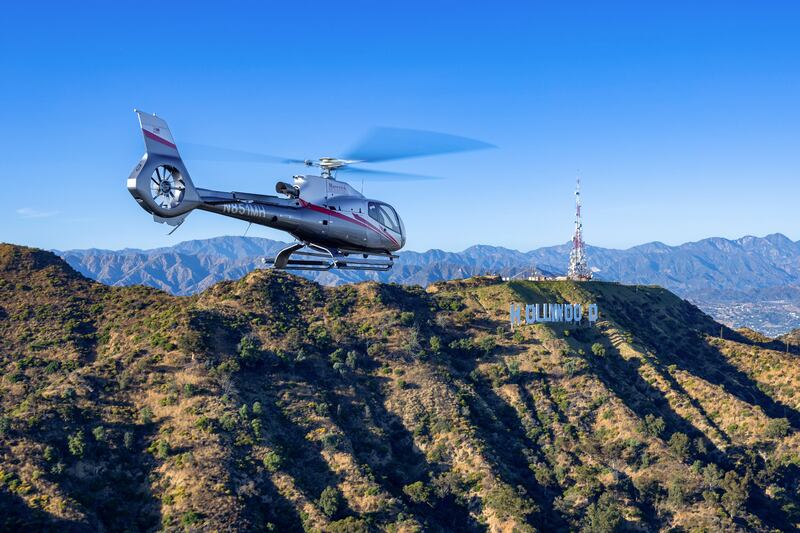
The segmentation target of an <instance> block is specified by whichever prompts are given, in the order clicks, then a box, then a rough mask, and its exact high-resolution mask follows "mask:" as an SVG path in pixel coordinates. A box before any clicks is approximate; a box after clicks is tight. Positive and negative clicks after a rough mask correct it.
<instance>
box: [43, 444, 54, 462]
mask: <svg viewBox="0 0 800 533" xmlns="http://www.w3.org/2000/svg"><path fill="white" fill-rule="evenodd" d="M55 459H56V450H55V448H53V447H52V446H47V447H46V448H45V449H44V460H45V461H47V462H48V463H52V462H53V461H54V460H55Z"/></svg>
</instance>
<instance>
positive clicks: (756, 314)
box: [57, 234, 800, 335]
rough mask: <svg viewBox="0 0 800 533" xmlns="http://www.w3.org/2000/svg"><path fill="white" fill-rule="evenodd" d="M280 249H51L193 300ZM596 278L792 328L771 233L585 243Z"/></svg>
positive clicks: (469, 255)
mask: <svg viewBox="0 0 800 533" xmlns="http://www.w3.org/2000/svg"><path fill="white" fill-rule="evenodd" d="M285 245H286V243H282V242H278V241H272V240H269V239H261V238H256V237H218V238H214V239H208V240H197V241H187V242H183V243H180V244H177V245H175V246H172V247H168V248H157V249H153V250H135V249H125V250H118V251H114V250H96V249H90V250H69V251H65V252H57V253H58V254H59V255H61V257H63V258H64V259H65V260H66V261H67V262H68V263H69V264H70V265H71V266H72V267H73V268H75V269H76V270H78V271H79V272H81V273H82V274H84V275H86V276H88V277H91V278H93V279H96V280H98V281H101V282H103V283H106V284H108V285H135V284H144V285H149V286H152V287H157V288H159V289H162V290H165V291H167V292H170V293H172V294H177V295H188V294H194V293H196V292H198V291H201V290H203V289H205V288H207V287H210V286H211V285H213V284H214V283H216V282H218V281H221V280H225V279H238V278H240V277H242V276H243V275H244V274H246V273H247V272H250V271H252V270H254V269H256V268H259V267H261V266H262V258H264V257H268V256H273V255H275V253H277V251H278V250H280V249H281V248H282V247H283V246H285ZM569 250H570V245H569V244H562V245H558V246H550V247H545V248H539V249H536V250H531V251H529V252H520V251H517V250H510V249H508V248H502V247H498V246H487V245H477V246H471V247H469V248H467V249H466V250H464V251H462V252H445V251H442V250H435V249H434V250H428V251H427V252H401V253H400V259H399V260H398V261H397V263H396V265H395V267H394V268H393V269H392V270H391V271H389V272H382V273H375V272H372V273H365V272H352V271H351V272H336V271H332V272H309V273H305V274H304V275H305V277H307V278H309V279H313V280H315V281H318V282H319V283H322V284H324V285H338V284H341V283H347V282H355V281H364V280H374V281H381V282H395V283H401V284H417V285H422V286H426V285H428V284H430V283H433V282H436V281H441V280H448V279H457V278H464V277H469V276H473V275H478V274H485V273H497V274H502V275H506V276H514V275H523V274H524V273H525V272H526V271H528V270H529V269H530V268H531V267H532V266H535V267H536V268H537V269H538V270H540V271H544V272H548V273H555V274H557V273H563V272H565V271H566V268H567V262H568V258H569ZM587 253H588V255H589V260H590V266H591V267H592V268H593V269H594V270H595V272H596V277H597V278H598V279H603V280H616V281H621V282H623V283H636V284H646V285H660V286H663V287H665V288H667V289H669V290H671V291H674V292H675V293H677V294H678V295H680V296H682V297H683V298H686V299H688V300H690V301H692V302H693V303H695V304H697V305H698V306H700V307H701V308H702V309H704V310H705V311H707V312H709V313H710V314H712V316H714V317H715V318H717V319H718V320H722V321H725V322H726V323H729V324H731V325H733V326H736V327H750V328H752V329H755V330H758V331H761V332H762V333H765V334H768V335H778V334H781V333H785V332H787V331H789V330H791V329H793V328H797V327H800V243H798V242H794V241H792V240H791V239H789V238H788V237H786V236H784V235H781V234H772V235H767V236H766V237H752V236H746V237H742V238H740V239H736V240H729V239H723V238H719V237H712V238H709V239H703V240H701V241H697V242H690V243H686V244H682V245H679V246H668V245H666V244H663V243H660V242H653V243H648V244H642V245H640V246H634V247H632V248H629V249H627V250H615V249H609V248H600V247H595V246H588V247H587Z"/></svg>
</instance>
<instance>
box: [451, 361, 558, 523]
mask: <svg viewBox="0 0 800 533" xmlns="http://www.w3.org/2000/svg"><path fill="white" fill-rule="evenodd" d="M456 361H457V362H456ZM454 362H456V365H455V366H460V367H462V368H461V369H462V370H463V371H465V373H466V374H467V375H470V374H472V373H473V371H474V370H476V369H477V367H478V363H479V361H478V360H476V359H475V358H470V359H466V360H465V359H464V358H457V359H454ZM472 375H474V374H472ZM473 383H474V385H475V391H476V393H477V395H478V396H479V399H478V398H475V397H471V396H468V397H467V406H468V407H469V416H470V421H471V422H472V425H473V426H474V427H475V428H476V430H477V436H478V438H479V439H480V440H481V441H483V442H484V443H486V445H487V453H486V455H487V458H488V459H489V460H490V461H491V462H492V464H493V465H494V467H495V469H496V471H497V473H498V475H499V476H500V478H501V479H502V480H503V481H504V482H505V483H507V484H508V485H510V486H511V487H522V488H524V489H525V492H526V493H527V494H528V495H529V496H530V497H531V498H532V499H533V500H534V501H535V502H536V504H537V505H538V506H539V507H540V509H539V511H538V512H537V513H534V514H533V515H531V516H530V517H529V520H530V521H532V522H534V523H535V524H536V525H537V526H538V527H540V528H541V529H542V530H543V531H567V530H568V529H569V525H568V524H567V522H566V520H565V519H564V517H563V516H562V515H561V514H560V513H559V512H558V511H557V510H556V509H555V505H554V501H555V498H556V497H558V496H559V493H558V491H557V490H552V489H548V488H547V487H544V486H543V485H541V484H539V482H538V481H537V480H536V477H535V475H534V473H533V472H532V471H531V469H530V466H529V463H530V461H531V459H532V458H536V459H537V460H539V461H541V462H546V459H545V456H544V454H543V453H542V451H541V449H539V445H538V444H537V443H533V442H531V439H529V438H528V436H527V435H526V433H525V430H524V426H523V423H522V420H521V418H520V416H519V414H518V413H517V411H516V410H515V409H514V408H513V407H512V406H511V405H509V404H508V402H506V401H505V400H504V399H503V398H501V397H500V396H498V395H497V393H496V392H495V391H494V389H493V388H492V385H491V383H489V382H488V381H487V380H486V379H484V378H480V379H477V380H474V381H473ZM481 400H482V403H483V404H484V405H481ZM528 408H529V409H531V413H532V415H533V416H535V413H536V410H535V407H534V406H532V405H528ZM487 410H488V411H489V412H488V413H487V412H486V411H487ZM558 416H559V418H561V417H563V414H562V413H558Z"/></svg>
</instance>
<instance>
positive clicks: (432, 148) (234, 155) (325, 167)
mask: <svg viewBox="0 0 800 533" xmlns="http://www.w3.org/2000/svg"><path fill="white" fill-rule="evenodd" d="M184 146H187V147H188V148H189V150H188V152H189V154H188V155H189V157H192V158H194V159H203V160H211V161H240V162H252V163H284V164H301V165H305V166H307V167H316V168H319V169H320V175H321V176H322V177H324V178H332V177H334V176H335V175H336V174H338V173H339V172H344V173H346V174H362V175H369V176H370V179H383V180H385V181H418V180H431V179H438V178H435V177H432V176H424V175H419V174H407V173H403V172H392V171H386V170H379V169H374V168H363V167H356V166H353V165H362V164H371V163H383V162H385V161H394V160H398V159H409V158H413V157H424V156H430V155H441V154H448V153H455V152H467V151H472V150H482V149H486V148H494V145H491V144H488V143H485V142H483V141H478V140H475V139H470V138H467V137H460V136H458V135H450V134H446V133H436V132H432V131H424V130H410V129H402V128H374V129H373V130H371V131H370V132H369V133H368V134H367V135H366V136H365V137H364V138H362V139H361V141H360V142H359V143H358V144H356V146H355V147H353V148H352V149H351V150H350V151H348V153H347V154H345V155H344V156H343V157H341V158H340V157H320V158H318V159H293V158H286V157H278V156H273V155H268V154H263V153H259V152H247V151H242V150H234V149H230V148H220V147H217V146H209V145H203V144H194V143H187V144H185V145H184Z"/></svg>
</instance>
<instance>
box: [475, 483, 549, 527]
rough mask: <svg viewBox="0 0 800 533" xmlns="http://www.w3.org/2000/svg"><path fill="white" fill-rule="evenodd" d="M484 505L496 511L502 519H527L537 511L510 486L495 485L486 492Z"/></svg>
mask: <svg viewBox="0 0 800 533" xmlns="http://www.w3.org/2000/svg"><path fill="white" fill-rule="evenodd" d="M484 503H485V504H486V505H487V506H488V507H490V508H492V509H494V510H495V511H496V512H497V514H498V516H499V517H500V518H502V519H506V518H510V517H515V518H525V517H526V516H527V515H529V514H531V513H533V512H534V511H536V507H535V506H534V505H533V503H531V502H530V501H529V500H528V499H527V498H523V497H522V496H520V495H519V494H517V493H516V492H515V491H514V489H512V488H511V487H509V486H508V485H501V484H498V485H495V486H494V487H492V488H491V489H489V490H488V491H487V492H486V497H485V498H484Z"/></svg>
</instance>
